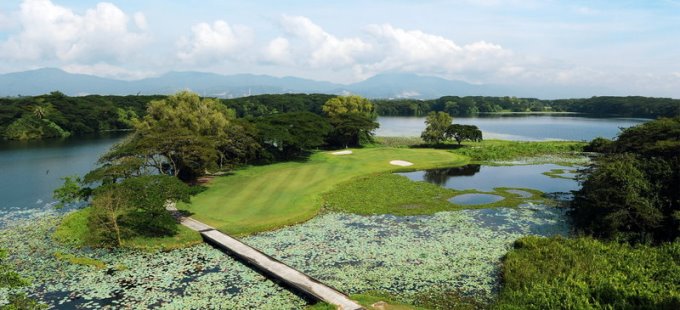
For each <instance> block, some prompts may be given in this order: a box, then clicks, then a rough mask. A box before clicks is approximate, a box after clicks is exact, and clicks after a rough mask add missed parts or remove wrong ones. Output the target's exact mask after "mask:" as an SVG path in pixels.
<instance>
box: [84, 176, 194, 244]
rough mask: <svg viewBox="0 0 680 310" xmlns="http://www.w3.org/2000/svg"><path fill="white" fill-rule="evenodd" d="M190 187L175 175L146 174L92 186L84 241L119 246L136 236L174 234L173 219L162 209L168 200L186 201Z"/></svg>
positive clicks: (190, 190)
mask: <svg viewBox="0 0 680 310" xmlns="http://www.w3.org/2000/svg"><path fill="white" fill-rule="evenodd" d="M192 193H193V190H192V189H191V188H190V187H189V186H188V185H186V184H185V183H183V182H181V181H179V180H178V179H177V178H174V177H170V176H163V175H149V176H139V177H134V178H128V179H125V180H123V181H122V182H120V183H111V184H107V185H104V186H101V187H99V188H97V189H96V191H95V195H94V198H93V199H92V203H91V205H90V208H91V211H90V215H89V218H88V228H89V232H90V234H89V236H88V237H89V240H87V241H88V243H89V244H92V245H98V246H109V245H111V246H121V245H123V243H124V241H125V240H126V239H130V238H134V237H136V236H146V237H161V236H169V235H170V236H171V235H174V234H176V233H177V222H176V221H175V219H174V218H173V217H172V215H170V213H169V212H167V211H166V209H165V206H166V204H167V202H168V201H185V202H188V201H189V197H190V195H191V194H192Z"/></svg>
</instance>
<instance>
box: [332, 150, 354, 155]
mask: <svg viewBox="0 0 680 310" xmlns="http://www.w3.org/2000/svg"><path fill="white" fill-rule="evenodd" d="M331 154H333V155H349V154H352V151H337V152H333V153H331Z"/></svg>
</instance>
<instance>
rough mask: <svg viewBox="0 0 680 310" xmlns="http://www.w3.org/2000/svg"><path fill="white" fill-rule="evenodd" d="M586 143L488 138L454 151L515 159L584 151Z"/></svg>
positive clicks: (483, 158) (484, 157)
mask: <svg viewBox="0 0 680 310" xmlns="http://www.w3.org/2000/svg"><path fill="white" fill-rule="evenodd" d="M585 145H586V143H585V142H575V141H544V142H523V141H505V140H486V141H482V142H471V143H466V144H464V146H463V147H460V148H455V149H453V152H454V153H456V154H460V155H465V156H468V157H470V158H472V160H474V161H493V160H515V159H521V158H530V157H537V156H544V155H556V154H559V155H561V156H567V155H569V154H575V153H580V152H582V151H583V146H585Z"/></svg>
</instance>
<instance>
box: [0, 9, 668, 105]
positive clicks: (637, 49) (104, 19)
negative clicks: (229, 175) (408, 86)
mask: <svg viewBox="0 0 680 310" xmlns="http://www.w3.org/2000/svg"><path fill="white" fill-rule="evenodd" d="M197 3H198V4H197ZM679 42H680V0H639V1H628V0H617V1H598V0H590V1H578V0H571V1H558V0H546V1H534V0H478V1H472V0H458V1H444V0H441V1H437V0H421V1H405V0H389V1H388V0H376V1H359V0H344V1H322V0H306V1H303V0H290V1H273V0H270V1H257V0H253V1H231V0H226V1H225V0H202V1H175V0H164V1H162V0H111V1H109V2H97V1H78V0H2V1H0V73H7V72H16V71H24V70H30V69H37V68H43V67H54V68H61V69H63V70H65V71H68V72H73V73H84V74H92V75H97V76H103V77H111V78H117V79H126V80H134V79H141V78H146V77H153V76H159V75H161V74H164V73H166V72H169V71H200V72H214V73H220V74H237V73H254V74H267V75H273V76H297V77H302V78H309V79H315V80H323V81H331V82H336V83H353V82H357V81H361V80H364V79H366V78H369V77H371V76H374V75H376V74H381V73H394V72H406V73H415V74H420V75H429V76H438V77H442V78H447V79H453V80H462V81H466V82H469V83H474V84H503V85H510V86H512V85H517V86H522V87H527V86H529V87H572V88H574V89H579V88H580V89H583V88H588V89H598V90H600V91H599V92H600V93H603V94H616V95H646V96H657V97H675V98H680V44H678V43H679Z"/></svg>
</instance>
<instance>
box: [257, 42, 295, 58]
mask: <svg viewBox="0 0 680 310" xmlns="http://www.w3.org/2000/svg"><path fill="white" fill-rule="evenodd" d="M263 57H264V60H265V61H268V62H271V63H273V64H279V65H292V64H293V63H294V59H293V55H292V54H291V50H290V42H289V41H288V39H286V38H282V37H278V38H276V39H274V40H272V41H270V42H269V44H267V47H265V50H264V55H263Z"/></svg>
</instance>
